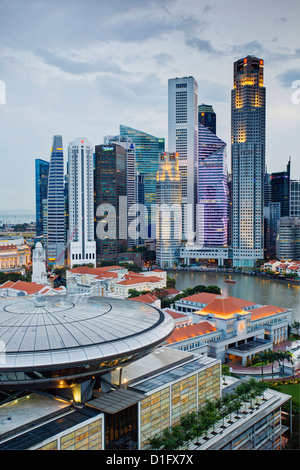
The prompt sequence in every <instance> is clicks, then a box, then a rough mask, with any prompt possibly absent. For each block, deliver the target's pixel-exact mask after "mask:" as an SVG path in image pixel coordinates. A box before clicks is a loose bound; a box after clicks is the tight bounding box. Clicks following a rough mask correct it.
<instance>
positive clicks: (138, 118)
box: [0, 0, 300, 212]
mask: <svg viewBox="0 0 300 470" xmlns="http://www.w3.org/2000/svg"><path fill="white" fill-rule="evenodd" d="M237 12H239V13H237ZM299 13H300V6H298V5H296V4H295V2H294V1H291V0H289V1H287V2H285V4H284V5H282V4H281V3H280V2H279V1H276V2H274V1H272V2H271V1H269V0H268V1H265V2H263V4H262V2H258V1H257V0H254V1H253V2H252V3H251V9H249V4H248V3H246V2H243V3H241V2H238V1H236V0H232V1H230V2H226V5H225V4H224V3H222V2H221V1H220V0H217V1H214V2H212V4H208V3H207V2H198V1H195V0H188V1H187V2H185V5H184V10H182V8H181V4H180V2H178V1H177V0H165V1H164V2H163V4H161V2H159V1H158V0H144V1H142V2H141V1H137V0H129V1H128V2H126V4H124V2H122V1H121V0H114V1H111V2H110V4H109V5H107V4H106V2H104V1H102V0H101V1H99V2H95V1H92V0H89V1H87V2H84V3H83V2H80V1H79V0H78V1H76V0H75V1H72V2H70V1H66V2H64V4H63V5H61V4H59V3H58V2H57V1H56V0H55V1H52V2H51V3H50V2H47V1H33V0H29V1H28V2H26V5H25V6H24V4H23V3H22V2H21V1H20V0H19V1H14V2H13V4H12V2H8V1H7V0H2V2H1V5H0V42H1V44H2V47H1V50H0V80H1V81H2V82H4V83H5V86H6V96H5V98H6V99H5V104H0V128H1V131H2V132H1V141H0V155H1V159H0V170H1V174H2V175H5V178H2V184H1V189H0V211H3V210H8V211H12V212H13V211H15V210H17V209H25V210H28V211H32V212H35V186H34V165H35V159H37V158H40V159H44V160H46V161H50V151H51V142H52V137H53V136H54V135H56V134H58V135H62V137H63V149H64V160H65V162H66V161H67V148H68V144H69V142H70V141H72V140H73V139H74V138H76V137H85V138H87V139H88V140H89V141H91V143H92V145H93V146H94V147H95V146H96V145H100V144H102V143H103V138H104V136H106V135H117V134H118V133H119V126H120V125H121V124H123V125H125V126H129V127H133V128H136V129H139V130H141V131H144V132H146V133H149V134H152V135H155V136H157V137H163V138H165V139H166V150H167V151H168V150H169V149H168V141H167V140H168V79H170V78H176V77H184V76H193V77H194V78H195V80H196V81H197V82H198V86H199V104H201V103H205V104H209V105H212V106H213V108H214V111H215V113H216V115H217V135H218V136H219V137H220V138H221V139H222V140H224V142H225V143H226V144H227V148H228V162H229V167H230V160H231V144H230V127H231V106H230V100H231V89H232V86H233V63H234V61H236V60H238V59H240V58H242V57H244V56H246V55H255V56H256V57H260V58H262V59H263V60H264V64H265V69H264V79H265V87H266V92H267V95H266V107H267V120H266V166H267V171H268V172H278V171H284V170H285V168H286V165H287V162H288V159H289V157H290V156H291V159H292V160H291V179H300V159H299V157H298V155H299V130H298V129H299V124H298V123H299V121H298V119H299V113H300V104H296V103H295V102H294V103H293V101H292V96H293V93H294V92H295V89H293V88H292V86H293V82H295V81H296V80H300V49H299V48H297V42H296V40H295V39H296V37H298V36H299V33H298V17H299ZM134 20H135V21H134ZM297 33H298V34H297ZM296 34H297V36H296ZM298 86H299V85H298ZM298 101H299V100H298ZM297 131H298V134H297ZM24 194H26V201H24Z"/></svg>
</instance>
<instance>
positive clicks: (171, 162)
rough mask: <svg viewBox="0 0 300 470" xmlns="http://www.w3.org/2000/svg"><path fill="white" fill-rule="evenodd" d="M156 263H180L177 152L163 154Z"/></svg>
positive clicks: (158, 173)
mask: <svg viewBox="0 0 300 470" xmlns="http://www.w3.org/2000/svg"><path fill="white" fill-rule="evenodd" d="M156 196H157V199H156V262H157V264H158V265H159V266H161V267H162V268H166V267H169V268H171V267H173V266H174V264H176V263H178V260H179V251H180V245H181V239H182V234H181V230H182V224H181V182H180V172H179V161H178V154H176V153H169V152H165V153H163V154H162V155H161V156H160V160H159V168H158V172H157V183H156Z"/></svg>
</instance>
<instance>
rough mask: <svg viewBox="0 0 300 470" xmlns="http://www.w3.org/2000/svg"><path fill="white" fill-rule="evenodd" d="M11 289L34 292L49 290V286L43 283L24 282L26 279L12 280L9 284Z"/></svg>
mask: <svg viewBox="0 0 300 470" xmlns="http://www.w3.org/2000/svg"><path fill="white" fill-rule="evenodd" d="M9 287H10V288H11V289H15V290H21V291H24V292H27V294H35V293H36V292H39V291H41V290H42V289H45V291H44V292H45V293H46V292H49V290H50V289H49V288H47V287H46V286H44V285H43V284H37V283H36V282H26V281H17V282H14V283H13V284H12V285H10V286H9Z"/></svg>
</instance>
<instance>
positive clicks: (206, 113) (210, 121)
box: [198, 103, 217, 134]
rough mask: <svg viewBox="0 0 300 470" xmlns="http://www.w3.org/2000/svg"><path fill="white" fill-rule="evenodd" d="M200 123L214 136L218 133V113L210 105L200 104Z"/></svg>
mask: <svg viewBox="0 0 300 470" xmlns="http://www.w3.org/2000/svg"><path fill="white" fill-rule="evenodd" d="M198 122H199V124H202V126H204V127H207V129H209V130H210V131H211V132H213V133H214V134H216V133H217V131H216V113H215V112H214V110H213V107H212V106H211V105H210V104H204V103H202V104H200V105H199V106H198Z"/></svg>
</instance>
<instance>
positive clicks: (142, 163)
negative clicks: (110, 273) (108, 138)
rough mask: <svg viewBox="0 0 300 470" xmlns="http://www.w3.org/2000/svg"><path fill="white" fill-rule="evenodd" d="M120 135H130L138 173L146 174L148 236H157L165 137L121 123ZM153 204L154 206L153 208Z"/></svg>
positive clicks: (145, 191)
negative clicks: (158, 184)
mask: <svg viewBox="0 0 300 470" xmlns="http://www.w3.org/2000/svg"><path fill="white" fill-rule="evenodd" d="M120 135H121V136H128V137H130V139H131V140H132V143H133V144H134V147H135V163H136V173H139V174H140V175H143V176H144V204H145V207H146V209H147V212H148V237H149V238H155V204H156V173H157V171H158V162H159V156H160V155H161V153H163V152H164V151H165V139H164V138H160V137H155V136H154V135H151V134H147V133H146V132H143V131H139V130H137V129H133V128H131V127H128V126H124V125H120ZM151 205H153V206H154V207H153V208H152V210H151ZM146 224H147V221H146Z"/></svg>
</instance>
